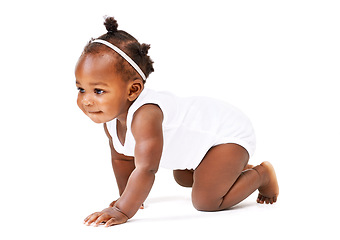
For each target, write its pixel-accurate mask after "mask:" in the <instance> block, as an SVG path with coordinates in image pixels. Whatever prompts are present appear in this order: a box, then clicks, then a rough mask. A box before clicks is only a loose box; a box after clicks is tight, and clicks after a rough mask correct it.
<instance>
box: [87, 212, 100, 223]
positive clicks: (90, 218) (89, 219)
mask: <svg viewBox="0 0 340 240" xmlns="http://www.w3.org/2000/svg"><path fill="white" fill-rule="evenodd" d="M100 215H101V213H99V212H95V213H92V214H91V215H89V216H88V217H87V218H85V219H84V223H85V224H86V225H88V226H89V225H91V224H92V223H93V222H94V221H96V219H97V218H98V217H99V216H100Z"/></svg>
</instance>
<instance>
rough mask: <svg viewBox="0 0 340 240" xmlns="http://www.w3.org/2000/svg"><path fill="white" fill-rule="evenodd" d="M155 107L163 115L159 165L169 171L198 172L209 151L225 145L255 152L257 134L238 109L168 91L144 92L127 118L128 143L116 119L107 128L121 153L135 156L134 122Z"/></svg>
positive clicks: (210, 100) (202, 98)
mask: <svg viewBox="0 0 340 240" xmlns="http://www.w3.org/2000/svg"><path fill="white" fill-rule="evenodd" d="M145 104H156V105H158V106H159V107H160V109H161V110H162V112H163V117H164V119H163V124H162V127H163V152H162V157H161V162H160V166H161V167H164V168H168V169H173V170H175V169H196V168H197V166H198V165H199V164H200V162H201V161H202V159H203V158H204V156H205V154H206V153H207V152H208V150H209V149H210V148H211V147H213V146H216V145H219V144H224V143H236V144H238V145H241V146H242V147H244V148H245V149H246V150H247V151H248V153H249V156H252V155H253V153H254V151H255V144H256V142H255V134H254V130H253V127H252V125H251V123H250V121H249V119H248V118H247V117H246V116H245V115H244V114H243V113H242V112H241V111H240V110H238V109H237V108H235V107H233V106H231V105H229V104H227V103H223V102H221V101H218V100H215V99H212V98H208V97H188V98H181V97H177V96H174V95H172V94H170V93H168V92H156V91H153V90H151V89H144V90H143V91H142V93H141V94H140V95H139V97H138V98H137V99H136V100H135V102H134V103H133V104H132V105H131V107H130V108H129V110H128V115H127V122H126V123H127V131H126V137H125V143H124V145H122V144H121V143H120V141H119V139H118V136H117V125H116V124H117V119H113V120H112V121H110V122H107V129H108V131H109V133H110V135H111V137H112V141H113V145H114V148H115V150H116V151H117V152H118V153H121V154H124V155H126V156H134V149H135V144H136V142H135V139H134V137H133V135H132V133H131V122H132V118H133V115H134V113H135V112H136V110H137V109H139V108H140V107H141V106H143V105H145Z"/></svg>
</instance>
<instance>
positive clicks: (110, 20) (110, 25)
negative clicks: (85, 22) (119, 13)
mask: <svg viewBox="0 0 340 240" xmlns="http://www.w3.org/2000/svg"><path fill="white" fill-rule="evenodd" d="M104 25H105V28H106V30H107V32H108V33H115V32H117V31H118V30H117V29H118V23H117V21H116V19H114V17H105V21H104Z"/></svg>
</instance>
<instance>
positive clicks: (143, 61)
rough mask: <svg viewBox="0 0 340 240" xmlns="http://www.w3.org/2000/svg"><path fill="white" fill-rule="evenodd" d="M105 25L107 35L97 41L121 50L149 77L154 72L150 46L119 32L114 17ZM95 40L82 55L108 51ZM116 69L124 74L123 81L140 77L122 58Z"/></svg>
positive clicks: (86, 47)
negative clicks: (107, 43)
mask: <svg viewBox="0 0 340 240" xmlns="http://www.w3.org/2000/svg"><path fill="white" fill-rule="evenodd" d="M104 25H105V27H106V30H107V33H106V34H103V35H101V36H100V37H98V38H97V39H102V40H105V41H107V42H110V43H112V44H113V45H115V46H117V47H118V48H120V49H121V50H122V51H123V52H125V53H126V54H127V55H128V56H129V57H130V58H131V59H132V60H133V61H134V62H135V63H136V64H137V65H138V66H139V67H140V69H141V70H142V71H143V73H144V74H145V76H146V77H148V76H149V75H150V73H152V72H153V71H154V68H153V61H152V60H151V58H150V56H148V51H149V49H150V44H145V43H143V44H140V43H139V42H138V41H137V40H136V39H135V38H134V37H133V36H131V35H130V34H129V33H127V32H125V31H122V30H118V23H117V21H116V20H115V19H114V18H113V17H107V18H106V19H105V21H104ZM93 40H94V39H91V40H90V41H89V42H88V44H87V45H86V46H85V48H84V51H83V53H82V54H89V53H99V52H102V51H104V50H106V48H105V46H103V45H102V44H100V43H96V42H92V41H93ZM116 54H117V53H116ZM117 56H119V54H117ZM114 67H115V70H116V71H117V72H118V73H120V74H122V76H123V79H125V80H129V79H131V78H134V77H137V76H139V74H138V73H137V72H136V71H135V69H133V68H132V67H131V66H130V64H129V63H128V62H127V61H125V60H124V59H123V58H122V57H120V56H119V57H118V58H117V61H115V66H114ZM144 83H145V81H144Z"/></svg>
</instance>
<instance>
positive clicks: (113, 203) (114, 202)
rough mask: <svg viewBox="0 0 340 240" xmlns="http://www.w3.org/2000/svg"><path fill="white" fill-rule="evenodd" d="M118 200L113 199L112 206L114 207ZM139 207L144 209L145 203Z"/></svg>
mask: <svg viewBox="0 0 340 240" xmlns="http://www.w3.org/2000/svg"><path fill="white" fill-rule="evenodd" d="M117 201H118V199H117V200H115V201H113V202H112V203H110V207H113V206H114V205H115V204H116V202H117ZM139 209H144V203H143V204H142V206H140V208H139Z"/></svg>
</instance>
